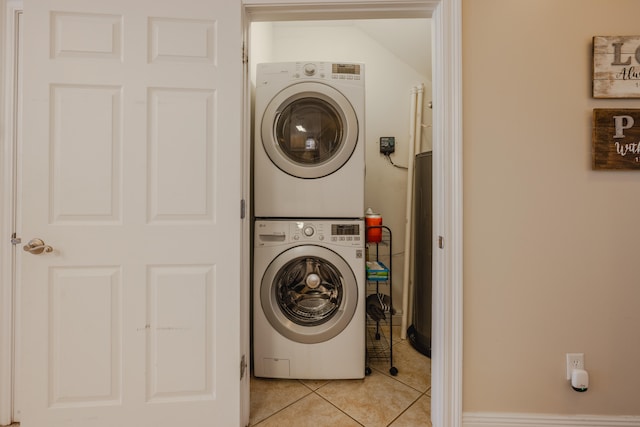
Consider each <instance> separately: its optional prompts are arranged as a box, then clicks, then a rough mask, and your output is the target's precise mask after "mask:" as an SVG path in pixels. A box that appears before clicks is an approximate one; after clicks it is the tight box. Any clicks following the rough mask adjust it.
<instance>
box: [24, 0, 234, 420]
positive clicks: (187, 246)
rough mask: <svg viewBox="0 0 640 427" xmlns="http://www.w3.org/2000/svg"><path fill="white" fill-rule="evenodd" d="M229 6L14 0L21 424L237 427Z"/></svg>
mask: <svg viewBox="0 0 640 427" xmlns="http://www.w3.org/2000/svg"><path fill="white" fill-rule="evenodd" d="M240 16H241V5H240V2H239V1H237V0H215V1H211V0H182V1H179V2H178V1H162V2H160V1H157V0H156V1H154V0H135V1H132V0H109V1H104V0H47V1H44V0H28V1H25V4H24V17H25V32H24V35H25V38H24V120H23V122H24V138H23V141H24V143H23V148H22V153H21V159H22V162H21V189H22V193H21V212H22V217H21V225H20V235H21V237H22V241H23V244H25V245H26V244H28V243H27V242H29V240H30V239H34V238H39V239H42V241H43V242H44V244H45V245H50V247H51V251H50V252H48V249H47V250H44V251H43V252H42V253H40V254H37V252H39V250H40V249H46V248H39V249H38V248H36V249H34V250H32V252H36V253H30V252H27V251H20V252H21V259H20V263H21V266H22V270H21V282H20V283H21V285H20V295H21V307H20V309H21V313H22V317H21V321H22V323H21V327H22V331H21V343H22V348H21V355H22V361H21V376H20V384H19V389H18V393H20V396H21V404H22V408H20V409H21V413H20V418H21V421H22V426H23V427H49V426H65V427H68V426H73V427H76V426H77V427H98V426H99V427H113V426H123V427H128V426H131V427H134V426H135V427H139V426H145V427H147V426H148V427H163V426H172V427H175V426H178V425H184V426H190V427H197V426H212V425H219V426H238V425H240V378H239V377H240V338H239V337H240V319H239V307H240V300H239V298H240V297H239V295H240V232H241V219H240V198H241V191H242V190H241V176H240V173H241V172H240V171H241V159H240V153H241V151H240V150H241V144H240V142H241V139H240V137H241V122H240V117H241V113H242V105H241V102H242V58H241V41H242V32H241V30H242V29H241V22H240Z"/></svg>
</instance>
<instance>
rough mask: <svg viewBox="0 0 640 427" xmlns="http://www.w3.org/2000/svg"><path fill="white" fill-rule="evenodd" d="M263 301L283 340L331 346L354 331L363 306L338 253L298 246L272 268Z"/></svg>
mask: <svg viewBox="0 0 640 427" xmlns="http://www.w3.org/2000/svg"><path fill="white" fill-rule="evenodd" d="M260 301H261V303H262V310H263V311H264V314H265V316H266V317H267V319H268V320H269V323H271V326H273V328H274V329H276V330H277V331H278V332H279V333H280V334H282V335H283V336H284V337H286V338H288V339H290V340H292V341H295V342H299V343H305V344H314V343H320V342H324V341H327V340H330V339H331V338H333V337H335V336H337V335H338V334H339V333H340V332H342V331H343V330H344V329H345V328H346V327H347V326H348V325H349V322H351V319H352V318H353V315H354V313H355V311H356V306H357V305H358V285H357V282H356V277H355V275H354V274H353V271H352V270H351V268H350V267H349V265H348V264H347V263H346V261H345V260H344V259H342V257H340V256H339V255H338V254H336V253H335V252H333V251H331V250H329V249H327V248H324V247H321V246H314V245H304V246H296V247H294V248H291V249H288V250H287V251H285V252H282V253H281V254H280V255H278V257H277V258H275V259H274V260H273V261H272V262H271V264H269V267H268V268H267V270H266V271H265V273H264V276H263V277H262V282H261V284H260ZM363 327H364V326H363Z"/></svg>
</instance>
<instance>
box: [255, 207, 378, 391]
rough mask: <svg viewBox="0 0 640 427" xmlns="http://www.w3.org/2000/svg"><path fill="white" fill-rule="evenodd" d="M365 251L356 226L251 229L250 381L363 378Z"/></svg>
mask: <svg viewBox="0 0 640 427" xmlns="http://www.w3.org/2000/svg"><path fill="white" fill-rule="evenodd" d="M364 246H365V238H364V223H363V222H362V221H358V220H327V219H322V220H300V221H295V220H258V221H256V223H255V240H254V271H253V362H254V374H255V376H257V377H267V378H297V379H344V378H363V377H364V375H365V304H364V294H365V288H364V287H365V280H364V277H365V270H364V269H365V262H364Z"/></svg>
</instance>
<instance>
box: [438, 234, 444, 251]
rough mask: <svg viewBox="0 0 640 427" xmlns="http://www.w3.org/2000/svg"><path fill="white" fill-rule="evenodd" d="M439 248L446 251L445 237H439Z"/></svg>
mask: <svg viewBox="0 0 640 427" xmlns="http://www.w3.org/2000/svg"><path fill="white" fill-rule="evenodd" d="M438 247H439V248H440V249H444V237H442V236H438Z"/></svg>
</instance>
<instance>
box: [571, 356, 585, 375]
mask: <svg viewBox="0 0 640 427" xmlns="http://www.w3.org/2000/svg"><path fill="white" fill-rule="evenodd" d="M574 369H584V353H567V379H568V380H570V379H571V371H573V370H574Z"/></svg>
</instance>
